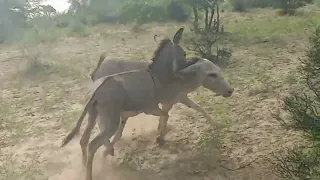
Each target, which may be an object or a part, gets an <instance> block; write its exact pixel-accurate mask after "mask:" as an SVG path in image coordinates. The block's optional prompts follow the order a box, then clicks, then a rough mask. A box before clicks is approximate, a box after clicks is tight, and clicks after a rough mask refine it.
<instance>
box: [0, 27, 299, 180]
mask: <svg viewBox="0 0 320 180" xmlns="http://www.w3.org/2000/svg"><path fill="white" fill-rule="evenodd" d="M178 27H179V25H172V24H169V25H167V26H159V25H157V26H156V25H155V26H153V28H148V29H147V30H144V31H143V32H138V33H134V32H132V31H131V30H130V29H128V28H127V27H124V26H107V27H103V29H102V27H98V28H96V29H94V30H95V31H97V32H95V33H94V35H91V36H90V37H85V38H65V39H63V40H61V41H58V42H55V43H51V44H42V45H37V46H24V47H22V46H13V45H12V46H0V82H1V97H0V114H1V115H0V117H1V123H0V148H1V151H0V160H1V161H0V169H3V170H0V173H2V174H1V175H0V179H8V178H10V180H11V179H12V180H14V179H28V180H29V179H30V180H36V179H49V180H65V179H68V180H76V179H84V167H83V166H82V163H81V150H80V145H79V138H78V137H77V138H75V139H74V140H73V141H72V142H71V143H70V144H68V145H67V146H66V147H64V148H60V147H59V146H60V143H61V140H62V138H63V137H65V136H66V134H67V133H68V132H69V131H70V130H71V128H72V127H73V126H74V125H75V123H76V121H77V118H78V117H79V115H80V113H81V111H82V108H83V103H84V96H85V94H86V93H87V91H88V86H89V85H90V84H91V81H90V79H89V78H88V77H87V74H88V73H89V72H90V70H92V69H93V68H94V67H95V66H96V63H97V61H98V57H99V55H100V53H102V52H103V51H107V52H108V53H109V54H108V57H119V58H130V59H145V60H147V59H148V57H151V56H152V52H153V49H155V47H156V45H157V44H156V43H155V42H154V41H153V35H154V34H159V35H162V36H169V37H172V36H173V35H174V32H175V31H176V30H177V28H178ZM293 48H299V47H293ZM261 49H263V51H270V54H268V53H267V55H266V54H262V52H261V51H262V50H261ZM291 49H292V48H291ZM26 52H27V53H26ZM299 52H301V51H300V49H298V50H297V51H296V52H287V51H286V50H285V48H284V49H276V50H275V49H274V47H272V45H270V46H269V45H268V44H267V45H264V44H259V45H254V46H247V47H237V48H236V49H234V52H233V57H232V58H233V60H234V62H235V63H233V64H231V66H230V67H228V68H227V69H224V72H225V74H226V78H227V79H228V80H229V81H230V83H231V84H232V85H233V86H234V87H235V93H234V95H233V96H232V97H230V98H228V99H226V98H222V97H213V96H211V95H212V94H211V92H208V91H206V90H203V89H200V90H198V91H197V92H195V93H192V94H191V97H192V99H194V100H196V101H198V102H200V104H201V105H203V106H204V107H205V108H206V109H207V110H208V112H210V114H211V115H212V117H213V118H214V119H215V120H217V121H219V122H221V123H223V124H225V125H226V128H224V129H222V130H217V129H215V128H214V127H211V126H210V123H208V122H206V120H205V119H204V118H203V117H201V116H200V115H199V114H198V113H196V112H195V111H194V110H192V109H189V108H188V107H185V106H182V105H179V104H178V105H175V107H174V109H173V110H171V111H170V120H169V124H168V133H167V135H166V139H167V142H166V145H164V146H163V147H158V146H156V145H155V144H154V139H155V136H156V127H157V123H158V121H157V118H156V117H154V116H147V115H144V114H140V115H138V116H136V117H134V118H131V119H129V121H128V123H127V125H126V128H125V131H124V135H123V138H122V139H121V140H120V141H119V142H118V144H116V146H115V148H116V152H115V156H114V157H110V156H109V157H107V158H106V159H105V158H103V157H102V150H103V149H104V147H103V148H100V149H99V151H98V152H97V153H96V156H95V159H94V179H95V180H107V179H108V180H111V179H112V180H126V179H130V180H135V179H137V180H144V179H146V180H148V179H152V180H157V179H159V180H163V179H166V180H167V179H172V180H180V179H181V180H182V179H183V180H184V179H190V180H193V179H195V180H196V179H204V180H206V179H208V180H213V179H214V180H277V179H278V178H277V177H275V176H274V175H273V174H272V171H271V169H272V168H271V167H270V164H269V163H268V161H266V160H265V158H266V157H270V153H271V152H277V151H281V150H282V149H283V147H290V146H292V145H293V144H295V142H296V141H297V139H299V136H298V135H297V134H296V132H290V131H289V132H288V131H284V130H283V129H282V127H281V126H280V125H279V123H278V122H277V121H276V120H275V119H273V117H272V116H271V113H272V112H275V111H276V110H277V108H278V107H279V103H278V101H277V100H276V99H277V97H278V96H281V95H283V94H285V93H284V92H287V90H288V89H289V86H286V83H285V82H284V80H285V79H286V77H287V75H288V74H289V73H290V72H292V71H294V69H295V67H296V64H297V63H296V62H297V59H296V57H298V56H300V55H301V53H299ZM288 58H289V59H290V60H289V61H288ZM35 59H36V61H34V60H35ZM34 62H36V63H34ZM38 62H40V63H38ZM35 64H36V65H35ZM252 67H255V68H252ZM262 71H266V72H267V73H262ZM261 74H263V76H264V77H265V76H266V77H267V78H266V79H269V80H270V79H271V80H273V81H270V82H269V81H268V82H266V81H261V80H259V77H261ZM266 83H269V84H267V86H269V87H271V89H266ZM279 83H280V84H282V85H281V86H277V84H279ZM276 94H277V95H276ZM84 126H85V123H84V124H83V125H82V127H84ZM96 132H97V129H96V130H95V133H96ZM92 136H93V135H92ZM92 136H91V137H92ZM254 160H255V161H254ZM252 161H254V162H252ZM250 162H252V163H250ZM246 164H248V165H247V166H246ZM242 166H243V167H242ZM239 167H241V168H239ZM237 168H238V169H237Z"/></svg>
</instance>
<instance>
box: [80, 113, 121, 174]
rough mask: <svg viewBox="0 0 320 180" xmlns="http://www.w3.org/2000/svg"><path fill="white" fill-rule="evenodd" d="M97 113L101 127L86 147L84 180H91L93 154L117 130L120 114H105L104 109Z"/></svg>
mask: <svg viewBox="0 0 320 180" xmlns="http://www.w3.org/2000/svg"><path fill="white" fill-rule="evenodd" d="M98 112H99V116H100V121H101V122H100V125H102V126H100V130H101V131H100V133H99V134H98V135H97V136H96V137H95V138H94V139H93V140H92V141H91V142H90V143H89V145H88V158H87V164H86V168H87V173H86V180H92V164H93V158H94V154H95V153H96V151H97V150H98V149H99V147H100V146H102V145H103V144H105V143H108V142H109V139H110V138H111V137H112V135H113V134H114V133H115V131H116V130H117V128H118V126H119V122H120V113H116V112H114V111H113V112H112V111H109V112H106V110H105V108H104V109H102V108H101V109H99V110H98ZM107 146H108V145H107Z"/></svg>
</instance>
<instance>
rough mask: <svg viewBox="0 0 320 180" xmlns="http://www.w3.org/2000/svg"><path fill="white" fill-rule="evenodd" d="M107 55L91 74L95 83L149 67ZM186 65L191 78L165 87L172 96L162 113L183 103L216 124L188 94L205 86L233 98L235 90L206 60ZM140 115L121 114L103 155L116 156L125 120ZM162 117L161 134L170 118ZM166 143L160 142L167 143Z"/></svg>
mask: <svg viewBox="0 0 320 180" xmlns="http://www.w3.org/2000/svg"><path fill="white" fill-rule="evenodd" d="M105 56H106V54H105V53H102V54H101V56H100V59H99V62H98V65H97V67H96V68H95V69H94V71H93V72H92V73H91V74H90V77H91V79H92V81H96V80H97V79H99V78H101V77H104V76H108V75H111V74H114V73H120V72H126V71H130V70H135V69H143V68H145V67H147V66H148V62H146V61H132V60H119V59H109V60H106V61H104V59H105ZM183 66H185V67H188V68H187V69H184V70H183V71H184V72H188V74H189V76H187V77H185V79H184V80H180V81H175V82H173V83H171V84H170V85H169V86H167V87H168V88H166V90H167V91H168V92H167V93H165V94H166V95H168V94H170V95H171V96H167V97H164V98H162V99H161V100H160V103H161V105H162V107H161V109H162V111H164V112H166V113H169V111H170V110H171V109H172V107H173V105H174V104H176V103H182V104H184V105H186V106H187V107H190V108H193V109H195V110H196V111H198V112H200V113H201V114H202V115H203V116H204V117H205V118H206V119H207V120H208V121H209V122H211V123H214V122H213V120H212V119H211V117H210V115H208V113H207V112H206V111H205V110H204V109H203V108H202V107H201V106H200V105H198V104H197V103H195V102H193V101H192V100H191V99H189V98H188V96H187V94H188V93H190V92H192V91H195V90H196V89H198V88H199V87H200V86H203V87H204V88H207V89H209V90H211V91H213V92H215V93H216V95H221V96H223V97H230V96H231V95H232V93H233V90H234V89H233V88H231V87H230V85H229V84H228V83H227V82H225V80H224V78H223V76H222V73H221V70H220V68H219V67H218V66H216V65H215V64H213V63H212V62H211V61H209V60H207V59H204V58H198V57H193V58H188V60H187V61H186V63H185V65H182V66H181V68H183ZM183 71H181V72H183ZM170 91H171V92H170ZM138 114H139V112H133V111H131V112H130V111H126V112H123V113H122V122H121V124H120V127H119V129H118V130H117V132H116V133H115V135H114V137H113V139H112V141H111V143H110V144H111V145H110V146H109V147H107V149H106V150H105V151H104V156H107V155H108V154H110V155H111V156H114V144H115V143H116V142H117V141H118V140H120V139H121V136H122V133H123V129H124V127H125V124H126V121H127V120H128V118H130V117H134V116H136V115H138ZM161 118H164V117H160V120H159V124H158V131H159V130H160V129H162V128H163V129H165V128H166V125H167V121H168V118H169V117H166V118H165V119H161ZM163 141H164V140H163ZM163 141H162V142H160V143H164V142H163ZM158 143H159V142H158ZM160 145H161V144H160Z"/></svg>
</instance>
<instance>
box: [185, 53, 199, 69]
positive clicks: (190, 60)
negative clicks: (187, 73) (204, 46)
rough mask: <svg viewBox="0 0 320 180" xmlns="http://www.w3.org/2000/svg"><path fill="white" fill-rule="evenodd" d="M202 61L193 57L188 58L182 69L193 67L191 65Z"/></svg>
mask: <svg viewBox="0 0 320 180" xmlns="http://www.w3.org/2000/svg"><path fill="white" fill-rule="evenodd" d="M200 60H201V58H199V57H196V56H194V57H191V58H188V59H187V61H186V63H185V64H184V66H183V67H181V68H180V69H184V68H186V67H189V66H191V65H194V64H196V63H197V62H198V61H200Z"/></svg>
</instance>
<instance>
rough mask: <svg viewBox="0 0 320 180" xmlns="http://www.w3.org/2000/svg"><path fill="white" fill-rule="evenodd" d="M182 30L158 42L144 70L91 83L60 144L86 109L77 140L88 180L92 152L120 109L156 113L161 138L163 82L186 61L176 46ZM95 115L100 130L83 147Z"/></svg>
mask: <svg viewBox="0 0 320 180" xmlns="http://www.w3.org/2000/svg"><path fill="white" fill-rule="evenodd" d="M182 33H183V28H180V29H179V30H178V31H177V33H176V35H175V38H174V39H173V42H172V41H171V40H170V39H164V40H162V41H161V43H160V45H159V47H158V48H157V50H156V51H155V53H154V57H153V58H152V63H151V64H150V65H149V66H148V69H142V70H133V71H130V72H128V71H127V72H122V73H118V74H113V75H110V76H104V77H102V78H100V79H98V80H96V81H95V82H94V88H93V89H92V91H91V93H90V96H89V97H90V98H89V100H88V101H87V104H86V106H85V108H84V110H83V112H82V114H81V116H80V118H79V120H78V122H77V125H76V127H75V128H74V129H73V130H72V131H71V132H70V133H69V134H68V136H67V137H66V138H65V139H64V141H63V143H62V146H64V145H66V144H67V143H68V142H70V140H71V139H72V138H73V137H74V136H75V134H77V132H78V131H79V129H80V126H81V123H82V121H83V119H84V116H85V115H86V113H87V112H88V114H89V117H88V124H87V126H86V128H85V131H84V133H83V136H82V137H81V140H80V144H81V149H82V154H83V162H86V180H92V163H93V158H94V154H95V152H96V151H97V150H98V148H99V147H100V146H102V145H105V146H106V147H109V146H110V145H111V144H110V141H109V139H110V138H111V137H112V136H113V135H114V134H115V132H116V130H117V129H119V128H120V127H121V126H122V123H123V121H122V120H121V119H122V118H121V116H122V113H123V112H128V111H132V112H139V113H141V112H144V113H145V114H151V115H155V116H160V117H161V118H160V128H159V130H158V137H157V141H158V142H162V141H163V136H164V125H165V122H164V121H166V119H167V118H168V113H167V112H165V111H163V110H161V109H160V108H159V106H158V104H159V103H160V99H161V98H163V97H168V96H172V95H171V94H170V93H171V92H170V91H167V90H166V85H168V84H170V83H172V82H173V81H175V80H176V79H178V78H177V75H179V76H180V77H181V75H180V73H178V70H179V64H185V62H186V59H185V57H186V53H185V51H184V50H183V49H182V48H181V47H180V46H179V42H180V39H181V36H182ZM98 115H99V117H100V118H99V120H98V123H99V128H100V133H99V134H98V135H97V136H96V137H95V138H94V139H93V140H92V141H91V142H90V143H89V145H88V146H87V144H88V142H89V139H90V133H91V131H92V129H93V127H94V125H95V123H96V118H97V116H98ZM87 151H88V152H87ZM87 153H88V154H87Z"/></svg>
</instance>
